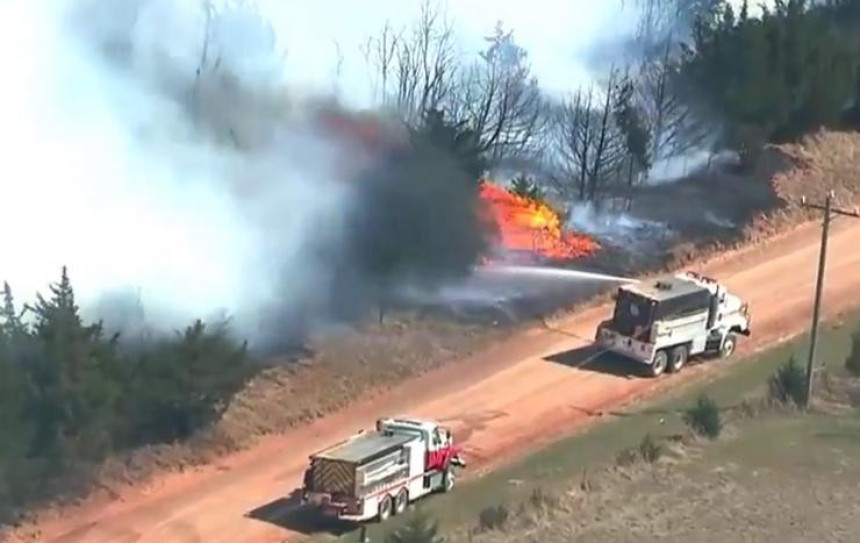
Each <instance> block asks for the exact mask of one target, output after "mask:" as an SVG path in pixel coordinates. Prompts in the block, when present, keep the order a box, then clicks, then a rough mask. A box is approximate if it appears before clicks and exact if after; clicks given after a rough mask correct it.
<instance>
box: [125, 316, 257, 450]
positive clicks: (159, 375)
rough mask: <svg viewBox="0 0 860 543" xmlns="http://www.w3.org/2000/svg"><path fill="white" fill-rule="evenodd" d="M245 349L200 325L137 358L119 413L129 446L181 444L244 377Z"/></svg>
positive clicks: (215, 411) (246, 370)
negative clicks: (177, 440) (167, 442)
mask: <svg viewBox="0 0 860 543" xmlns="http://www.w3.org/2000/svg"><path fill="white" fill-rule="evenodd" d="M247 361H248V359H247V348H246V345H244V344H242V345H236V344H235V343H234V342H233V341H232V340H231V338H230V337H229V335H228V333H227V329H226V327H220V328H213V329H211V330H210V329H207V327H206V326H205V325H204V324H203V322H201V321H197V322H195V323H194V324H192V325H191V326H189V327H188V328H187V329H185V331H184V332H183V333H182V334H180V335H178V336H177V337H176V338H175V339H173V340H168V341H162V342H161V344H160V345H158V346H156V347H155V348H153V349H151V350H149V351H148V352H146V353H143V354H142V355H141V356H140V357H139V358H138V359H137V361H136V362H135V365H134V369H133V370H132V379H131V386H130V390H129V392H128V395H127V396H126V397H125V398H124V400H123V402H122V405H123V408H122V412H123V413H124V414H125V417H124V418H125V420H126V422H127V423H128V426H127V427H126V429H125V432H124V436H123V440H124V441H126V442H128V443H129V444H131V445H139V444H142V443H150V442H154V441H155V442H164V441H173V440H176V439H181V438H186V437H188V436H190V435H191V434H192V433H193V432H194V431H196V430H199V429H201V428H203V427H205V426H207V425H209V424H211V423H212V422H213V421H215V420H217V418H218V417H220V416H221V414H222V413H223V412H224V410H225V409H226V408H227V406H228V405H229V401H230V398H231V397H232V396H233V394H235V393H236V392H238V390H239V389H240V388H241V387H242V385H243V384H244V382H245V379H246V377H247V376H248V375H249V369H250V368H249V367H248V364H247Z"/></svg>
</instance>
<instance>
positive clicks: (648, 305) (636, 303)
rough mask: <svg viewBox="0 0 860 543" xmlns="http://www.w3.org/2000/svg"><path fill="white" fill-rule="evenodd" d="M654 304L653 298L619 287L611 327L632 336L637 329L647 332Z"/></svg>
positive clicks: (643, 332) (642, 332)
mask: <svg viewBox="0 0 860 543" xmlns="http://www.w3.org/2000/svg"><path fill="white" fill-rule="evenodd" d="M655 305H656V303H655V302H654V300H650V299H648V298H645V297H642V296H639V295H637V294H633V293H632V292H630V291H627V290H623V289H619V290H618V298H617V299H616V301H615V314H614V315H613V316H612V328H613V329H614V330H615V331H616V332H618V333H620V334H623V335H625V336H632V335H633V334H635V333H636V332H637V331H639V333H641V334H647V333H648V331H649V329H650V328H651V321H652V319H653V314H654V307H655ZM637 329H638V330H637Z"/></svg>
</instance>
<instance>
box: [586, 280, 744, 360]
mask: <svg viewBox="0 0 860 543" xmlns="http://www.w3.org/2000/svg"><path fill="white" fill-rule="evenodd" d="M750 321H751V316H750V312H749V305H748V304H746V303H744V302H743V301H742V300H741V299H740V298H739V297H737V296H736V295H734V294H731V293H729V292H728V290H727V289H726V288H725V286H723V285H721V284H719V283H717V281H715V280H714V279H711V278H709V277H704V276H702V275H699V274H696V273H693V272H685V273H681V274H678V275H674V276H670V277H667V278H663V279H658V280H656V281H654V282H651V283H642V284H636V283H634V284H628V285H622V286H621V287H619V288H618V292H617V294H616V296H615V311H614V313H613V315H612V318H611V319H610V320H606V321H604V322H602V323H601V324H600V326H598V328H597V333H596V338H595V339H596V344H597V346H598V347H600V348H603V349H606V350H608V351H611V352H614V353H617V354H620V355H622V356H624V357H626V358H628V359H632V360H635V361H637V362H640V363H642V364H645V365H646V366H647V367H648V369H649V374H650V375H651V376H652V377H657V376H659V375H661V374H663V373H664V372H665V371H668V372H677V371H680V370H681V368H682V367H684V365H685V364H686V363H687V360H688V358H689V357H692V356H696V355H706V354H717V355H720V356H723V357H728V356H731V354H732V353H733V352H734V350H735V347H736V346H737V338H738V336H749V335H750Z"/></svg>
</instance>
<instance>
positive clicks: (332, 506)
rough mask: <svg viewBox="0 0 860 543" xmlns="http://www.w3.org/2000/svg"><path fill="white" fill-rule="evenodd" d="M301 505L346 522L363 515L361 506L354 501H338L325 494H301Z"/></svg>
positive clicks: (358, 502)
mask: <svg viewBox="0 0 860 543" xmlns="http://www.w3.org/2000/svg"><path fill="white" fill-rule="evenodd" d="M302 503H304V504H305V505H309V506H311V507H315V508H316V509H317V510H318V511H319V512H320V513H323V514H324V515H326V516H332V517H337V518H341V519H344V520H348V519H349V517H350V516H352V515H361V514H362V513H363V509H364V508H363V504H362V503H361V502H360V501H356V500H339V499H336V498H334V497H333V496H332V495H331V494H328V493H325V492H303V493H302Z"/></svg>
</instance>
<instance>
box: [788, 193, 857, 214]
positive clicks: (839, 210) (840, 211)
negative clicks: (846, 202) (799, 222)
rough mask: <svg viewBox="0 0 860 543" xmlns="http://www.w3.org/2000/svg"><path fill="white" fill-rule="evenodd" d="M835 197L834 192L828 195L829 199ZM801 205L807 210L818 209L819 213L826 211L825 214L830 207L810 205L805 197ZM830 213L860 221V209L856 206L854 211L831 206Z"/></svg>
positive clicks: (801, 200)
mask: <svg viewBox="0 0 860 543" xmlns="http://www.w3.org/2000/svg"><path fill="white" fill-rule="evenodd" d="M833 197H834V195H833V192H831V193H830V194H829V195H828V198H829V199H832V198H833ZM800 205H801V206H803V207H805V208H807V209H817V210H819V211H824V212H826V211H827V209H828V206H827V205H826V204H824V205H822V204H813V203H810V202H809V201H808V200H807V199H806V196H803V197H802V198H801V199H800ZM830 213H831V214H832V215H842V216H843V217H853V218H855V219H860V208H857V207H856V206H855V207H854V209H847V208H838V207H833V206H832V205H831V206H830Z"/></svg>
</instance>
